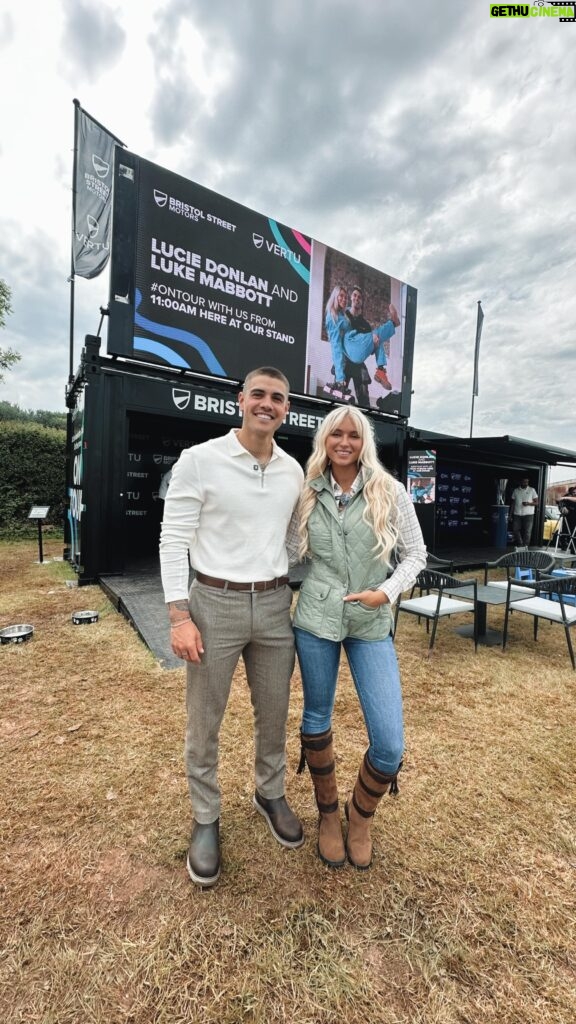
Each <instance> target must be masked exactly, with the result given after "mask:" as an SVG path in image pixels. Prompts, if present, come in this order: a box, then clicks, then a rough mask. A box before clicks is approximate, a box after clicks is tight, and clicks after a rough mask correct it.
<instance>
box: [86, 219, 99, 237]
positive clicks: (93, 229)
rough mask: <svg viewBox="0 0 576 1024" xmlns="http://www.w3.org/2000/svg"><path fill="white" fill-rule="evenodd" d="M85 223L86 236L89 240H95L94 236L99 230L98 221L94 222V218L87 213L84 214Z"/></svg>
mask: <svg viewBox="0 0 576 1024" xmlns="http://www.w3.org/2000/svg"><path fill="white" fill-rule="evenodd" d="M86 223H87V224H88V235H89V237H90V238H96V235H97V234H98V231H99V230H100V225H99V224H98V221H97V220H96V218H95V217H93V216H92V215H91V214H90V213H88V214H86Z"/></svg>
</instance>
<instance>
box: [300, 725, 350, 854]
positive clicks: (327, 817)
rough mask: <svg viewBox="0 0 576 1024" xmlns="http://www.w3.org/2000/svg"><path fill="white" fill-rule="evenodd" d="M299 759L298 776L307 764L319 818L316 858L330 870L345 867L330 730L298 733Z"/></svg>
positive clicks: (344, 851)
mask: <svg viewBox="0 0 576 1024" xmlns="http://www.w3.org/2000/svg"><path fill="white" fill-rule="evenodd" d="M300 738H301V742H302V756H301V757H300V764H299V765H298V774H300V773H301V772H303V771H304V767H305V765H306V764H307V765H308V768H309V769H310V775H311V776H312V782H313V784H314V795H315V797H316V804H317V807H318V811H319V812H320V817H319V821H318V856H319V857H320V860H322V861H324V863H325V864H328V866H329V867H331V868H341V867H343V865H344V864H345V863H346V850H345V849H344V839H343V838H342V826H341V824H340V814H339V813H338V789H337V787H336V771H335V765H334V748H333V746H332V730H331V729H328V730H327V731H326V732H322V733H318V734H316V735H315V736H314V735H310V736H308V735H304V733H302V732H301V733H300Z"/></svg>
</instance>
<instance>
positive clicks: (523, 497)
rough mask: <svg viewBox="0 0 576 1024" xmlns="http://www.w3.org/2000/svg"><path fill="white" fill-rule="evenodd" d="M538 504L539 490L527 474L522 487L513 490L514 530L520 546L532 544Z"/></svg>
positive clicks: (517, 543)
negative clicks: (534, 486)
mask: <svg viewBox="0 0 576 1024" xmlns="http://www.w3.org/2000/svg"><path fill="white" fill-rule="evenodd" d="M537 504H538V492H537V491H535V490H534V488H533V487H531V486H530V481H529V479H528V477H527V476H525V477H523V478H522V481H521V484H520V487H516V488H515V489H514V490H513V491H512V531H513V533H514V543H515V544H516V545H517V546H518V547H528V546H529V544H530V539H531V537H532V527H533V525H534V512H535V510H536V505H537Z"/></svg>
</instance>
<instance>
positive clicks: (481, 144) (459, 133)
mask: <svg viewBox="0 0 576 1024" xmlns="http://www.w3.org/2000/svg"><path fill="white" fill-rule="evenodd" d="M575 54H576V24H565V23H560V22H559V21H558V19H557V18H549V17H530V18H528V19H526V20H522V19H512V18H490V5H489V3H487V2H486V0H482V2H480V0H468V2H466V3H463V2H462V0H442V2H439V0H436V2H435V3H432V2H430V0H411V2H410V3H408V4H405V5H404V4H388V3H386V2H385V0H356V3H355V4H350V3H342V2H341V0H305V2H304V0H274V2H271V0H246V2H245V3H238V2H237V0H210V2H208V0H156V2H154V3H150V2H149V0H141V3H140V4H139V5H136V4H134V5H132V4H122V5H121V4H120V3H118V4H117V3H114V2H111V0H100V2H99V3H93V2H90V3H89V2H86V0H32V3H29V4H22V5H16V4H15V3H14V2H13V0H0V90H1V95H2V130H1V132H0V181H1V183H2V196H3V202H2V204H1V208H0V277H3V278H4V279H5V280H6V281H7V283H8V284H9V285H10V287H11V289H12V297H13V298H12V305H13V308H14V313H13V315H12V316H11V317H9V319H8V324H7V328H6V329H5V330H4V331H2V332H0V345H1V346H2V347H4V348H6V347H7V346H11V347H13V348H15V349H17V350H18V351H19V352H20V353H21V355H22V361H21V362H20V363H19V364H18V365H17V366H16V367H15V368H14V369H13V370H12V371H11V372H10V373H9V374H8V375H7V379H6V382H5V383H4V384H3V385H0V400H7V401H11V402H16V403H18V404H19V405H21V406H23V407H24V408H29V409H38V408H43V409H54V410H63V409H64V389H65V385H66V381H67V378H68V369H69V285H68V284H67V277H68V274H69V270H70V219H71V179H72V148H73V103H72V100H73V98H74V97H77V98H78V99H79V100H80V103H81V104H82V106H83V107H84V109H85V110H87V111H88V112H89V113H90V114H92V115H93V116H94V117H95V118H96V119H97V120H99V121H100V122H101V123H102V124H104V125H105V126H106V127H107V128H108V129H109V130H110V131H111V132H113V133H114V134H115V135H117V136H118V137H119V138H120V139H121V140H122V141H123V142H124V143H126V145H127V146H128V147H129V149H131V150H132V151H134V152H136V153H138V154H140V155H141V156H144V157H146V158H147V159H149V160H152V161H154V162H156V163H158V164H161V165H162V166H164V167H167V168H169V169H170V170H172V171H175V172H177V173H179V174H181V175H184V176H185V177H187V178H191V179H193V180H195V181H197V182H199V183H201V184H203V185H205V186H207V187H209V188H211V189H214V190H215V191H218V192H221V193H223V194H224V195H226V196H228V197H230V198H231V199H234V200H236V201H237V202H240V203H243V204H244V205H246V206H249V207H251V208H253V209H255V210H258V211H260V212H261V213H264V214H266V215H269V216H271V217H273V218H275V219H278V220H280V221H283V222H284V223H287V224H290V225H291V226H293V227H296V228H298V229H299V230H300V231H302V232H304V233H306V234H308V235H312V236H313V237H314V238H317V239H320V240H321V241H323V242H325V243H327V244H328V245H330V246H332V247H334V248H336V249H339V250H341V251H343V252H345V253H348V254H349V255H352V256H355V257H357V258H358V259H360V260H362V261H363V262H365V263H368V264H370V265H372V266H375V267H377V268H378V269H380V270H382V271H385V272H386V273H389V274H392V275H393V276H395V277H398V278H400V279H402V280H404V281H407V282H408V283H409V284H411V285H413V286H414V287H415V288H417V290H418V317H417V326H416V347H415V367H414V382H413V387H414V396H413V404H412V414H411V417H410V422H411V424H412V425H413V426H416V427H425V428H430V429H434V430H439V431H442V432H446V433H450V434H456V435H463V436H467V435H468V433H469V428H470V413H471V401H472V400H471V392H472V378H473V355H474V336H475V328H476V312H477V301H478V300H479V299H480V300H481V301H482V306H483V310H484V314H485V320H484V329H483V335H482V345H481V354H480V394H479V396H478V398H476V400H475V406H474V433H475V434H478V435H482V434H484V435H496V434H508V433H509V434H513V435H515V436H519V437H525V438H529V439H531V440H533V441H538V442H542V443H552V444H556V445H560V446H562V447H565V448H569V449H572V450H573V449H576V423H575V420H576V416H575V408H576V403H575V402H574V397H573V395H574V386H575V382H576V289H575V287H574V271H575V248H576V242H575V239H576V190H575V188H574V168H575V166H576V163H575V161H576V144H575V141H576V135H575V119H574V96H575V95H576V59H575ZM107 278H108V275H107V273H104V274H103V275H102V276H101V277H100V278H97V279H95V280H94V281H84V280H82V279H78V280H77V284H76V338H75V351H76V354H77V355H78V354H79V352H80V347H81V344H82V338H83V336H84V334H86V333H95V332H96V330H97V327H98V323H99V320H100V314H99V309H100V306H101V305H102V304H106V302H107V299H108V295H107ZM564 475H566V474H564Z"/></svg>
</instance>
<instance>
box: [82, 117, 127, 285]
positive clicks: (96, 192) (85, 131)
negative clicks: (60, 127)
mask: <svg viewBox="0 0 576 1024" xmlns="http://www.w3.org/2000/svg"><path fill="white" fill-rule="evenodd" d="M74 102H75V103H76V120H75V125H76V130H75V146H74V155H75V160H74V205H73V215H72V269H73V272H74V274H77V275H78V276H79V277H87V278H91V277H97V276H98V274H101V273H102V271H103V270H104V267H105V266H106V264H107V262H108V259H109V257H110V225H111V220H112V180H113V162H114V146H115V145H116V143H119V144H120V145H122V143H120V140H119V139H117V138H116V137H115V136H114V135H111V134H110V132H108V131H106V129H105V128H103V127H102V125H100V124H98V122H97V121H94V120H93V118H91V117H90V116H89V115H88V114H87V113H86V111H84V110H82V108H81V107H80V106H79V104H78V102H77V101H76V100H75V101H74Z"/></svg>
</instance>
